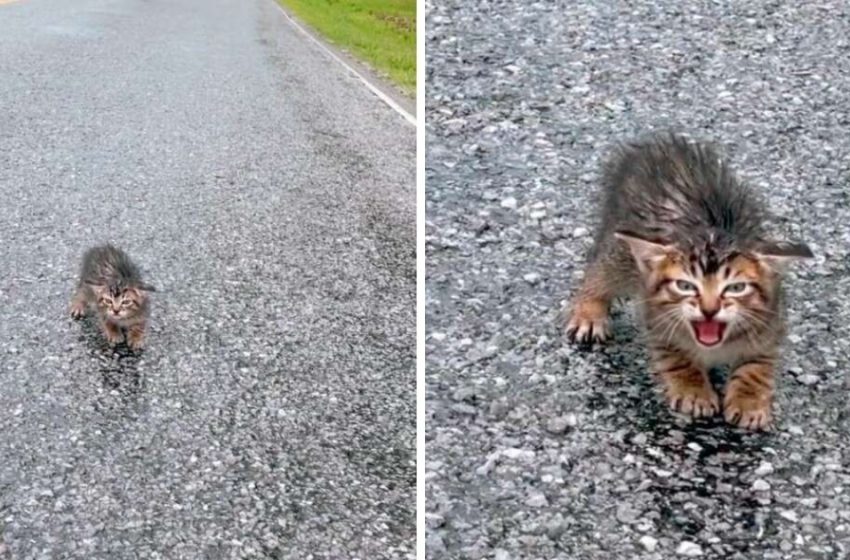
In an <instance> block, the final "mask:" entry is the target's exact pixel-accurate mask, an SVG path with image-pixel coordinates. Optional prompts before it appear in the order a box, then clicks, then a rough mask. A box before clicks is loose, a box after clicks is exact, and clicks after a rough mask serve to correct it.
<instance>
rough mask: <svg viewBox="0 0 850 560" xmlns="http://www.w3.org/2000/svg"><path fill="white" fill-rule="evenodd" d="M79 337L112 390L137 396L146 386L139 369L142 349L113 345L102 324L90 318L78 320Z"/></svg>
mask: <svg viewBox="0 0 850 560" xmlns="http://www.w3.org/2000/svg"><path fill="white" fill-rule="evenodd" d="M77 323H79V326H80V332H81V335H80V339H81V340H82V341H83V342H84V343H85V344H86V346H87V348H88V351H89V354H90V355H91V356H92V358H94V359H95V360H96V361H97V363H98V370H99V373H100V377H101V382H102V383H103V385H104V387H105V388H106V389H108V390H109V391H117V392H118V393H119V394H121V395H122V396H125V397H132V396H136V395H138V394H139V393H141V392H142V390H143V389H144V380H143V378H142V376H141V374H140V373H139V368H138V364H139V360H140V358H141V356H142V354H141V352H137V351H133V350H130V348H129V347H128V346H127V345H126V344H125V343H121V344H118V345H116V346H112V345H110V344H109V342H107V341H106V339H105V338H104V336H103V334H102V333H101V332H100V328H99V327H98V326H97V325H96V324H95V321H93V320H92V319H91V318H89V317H86V318H83V319H81V320H79V321H77Z"/></svg>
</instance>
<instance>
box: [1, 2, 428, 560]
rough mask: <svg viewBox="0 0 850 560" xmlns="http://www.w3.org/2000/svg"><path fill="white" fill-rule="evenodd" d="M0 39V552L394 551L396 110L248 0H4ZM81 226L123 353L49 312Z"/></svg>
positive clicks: (403, 258) (400, 349)
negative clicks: (118, 261)
mask: <svg viewBox="0 0 850 560" xmlns="http://www.w3.org/2000/svg"><path fill="white" fill-rule="evenodd" d="M4 4H5V3H4ZM0 52H2V53H3V54H2V56H0V107H2V110H0V239H2V243H0V279H2V282H0V309H2V312H0V313H2V321H0V383H1V384H2V389H0V410H2V411H3V412H2V413H0V458H2V460H0V559H2V560H7V558H8V559H15V560H29V559H36V558H37V559H46V558H63V559H86V560H100V559H108V560H123V559H129V558H146V559H164V558H168V559H175V560H177V559H201V558H204V559H222V560H223V559H228V560H229V559H238V558H252V559H265V558H269V559H271V558H278V559H280V558H286V559H288V558H299V559H302V558H303V559H314V560H315V559H324V558H327V559H336V558H358V557H359V558H363V559H366V558H370V559H393V560H395V559H398V558H414V557H415V511H416V510H415V485H416V470H415V376H414V371H415V350H414V349H415V311H414V310H415V228H414V223H415V202H414V201H415V182H416V179H415V177H416V169H415V154H416V139H415V131H414V129H413V127H411V126H409V125H408V124H407V123H406V122H405V121H404V120H403V119H402V118H401V117H400V116H399V115H398V114H396V113H395V112H393V111H392V110H390V109H389V108H387V107H386V106H385V105H384V104H383V103H381V102H380V101H379V100H378V99H377V98H376V97H375V96H374V95H373V94H372V93H370V92H369V91H368V90H367V89H366V88H364V87H363V85H362V84H361V83H360V82H359V81H358V80H357V79H356V78H353V77H352V76H350V75H349V74H348V72H347V71H345V70H344V69H341V68H340V67H339V66H338V65H336V64H335V63H333V62H331V61H330V60H329V58H328V57H327V56H326V54H324V53H323V52H322V51H320V50H319V49H318V48H317V47H316V46H315V45H313V44H312V43H310V42H309V41H307V40H306V39H305V38H304V37H303V36H302V35H301V34H300V33H298V32H297V31H295V30H294V29H293V28H292V27H291V26H289V25H288V24H287V23H286V20H285V19H284V18H283V15H282V14H281V12H280V10H279V9H278V7H277V6H276V4H275V2H274V1H272V0H249V1H239V0H222V1H216V2H209V1H206V0H174V1H168V2H147V1H138V0H79V1H76V2H61V1H57V0H46V1H36V2H27V1H22V2H14V3H11V4H7V5H2V6H0ZM107 240H111V241H113V242H115V243H116V244H117V245H119V246H121V247H123V248H124V249H126V250H127V251H128V253H129V254H130V255H131V256H132V257H133V258H134V259H135V260H136V261H137V262H138V263H139V265H140V266H141V267H142V269H143V270H144V272H145V273H146V278H147V279H148V280H150V281H151V282H152V283H153V284H155V285H156V287H157V288H158V289H159V291H158V292H157V293H156V294H155V295H154V302H153V310H152V317H151V321H152V323H151V328H150V332H149V339H148V348H147V349H146V350H145V351H144V352H143V353H141V354H140V355H129V354H127V353H126V352H123V351H120V350H119V351H117V352H112V351H110V350H109V349H108V348H105V347H103V346H101V345H100V343H99V340H98V338H97V336H96V334H95V333H94V332H93V331H92V329H91V328H90V326H89V325H87V324H85V323H83V324H78V323H75V322H72V321H71V320H70V319H69V318H68V304H69V301H70V296H71V294H72V291H73V287H74V282H75V281H76V278H75V276H76V274H77V269H78V266H79V259H80V258H81V256H82V253H83V251H84V249H85V248H86V247H87V246H89V245H91V244H94V243H98V242H103V241H107Z"/></svg>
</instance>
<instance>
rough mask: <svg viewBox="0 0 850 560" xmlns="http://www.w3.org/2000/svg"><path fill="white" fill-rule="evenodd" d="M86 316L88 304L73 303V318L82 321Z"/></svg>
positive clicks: (81, 302)
mask: <svg viewBox="0 0 850 560" xmlns="http://www.w3.org/2000/svg"><path fill="white" fill-rule="evenodd" d="M85 316H86V304H85V302H83V301H74V302H72V303H71V318H72V319H82V318H83V317H85Z"/></svg>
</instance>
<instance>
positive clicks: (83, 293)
mask: <svg viewBox="0 0 850 560" xmlns="http://www.w3.org/2000/svg"><path fill="white" fill-rule="evenodd" d="M153 291H155V288H154V287H153V286H150V285H148V284H145V283H144V282H143V281H142V277H141V275H140V274H139V270H138V268H136V265H134V264H133V261H131V260H130V257H128V256H127V255H126V254H125V253H124V252H123V251H122V250H121V249H118V248H116V247H113V246H112V245H103V246H100V247H93V248H91V249H89V250H88V251H86V254H85V255H83V265H82V268H81V270H80V281H79V283H78V284H77V291H76V292H75V293H74V297H73V299H72V300H71V317H73V318H74V319H79V318H81V317H83V316H85V315H86V314H87V312H88V311H89V310H92V311H94V313H95V315H96V316H97V319H98V323H99V324H100V328H101V330H102V331H103V334H104V336H105V337H106V339H107V340H108V341H109V342H110V343H111V344H117V343H119V342H121V341H122V340H123V339H124V334H123V332H122V331H123V330H126V332H127V345H128V346H129V347H130V348H132V349H133V350H138V349H140V348H142V346H143V345H144V339H145V325H146V322H147V318H148V313H149V308H150V306H149V302H148V292H153Z"/></svg>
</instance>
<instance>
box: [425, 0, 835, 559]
mask: <svg viewBox="0 0 850 560" xmlns="http://www.w3.org/2000/svg"><path fill="white" fill-rule="evenodd" d="M426 23H427V29H426V38H425V42H426V53H427V54H426V57H427V70H426V73H427V81H428V85H427V89H426V96H427V99H426V104H427V107H426V109H427V125H426V136H427V137H426V140H427V152H428V153H427V161H426V185H427V186H426V198H427V208H426V214H427V224H426V256H427V263H428V266H427V288H426V323H427V330H428V336H427V337H426V359H427V368H426V399H427V404H426V408H427V426H428V428H427V435H426V441H427V457H428V460H429V463H428V464H427V465H426V477H427V478H426V480H427V481H428V482H427V489H426V492H427V494H426V500H427V501H426V509H427V511H428V512H429V513H430V514H434V515H439V518H440V520H441V521H440V523H438V524H434V525H433V526H431V527H430V528H429V543H431V542H439V543H440V545H439V546H440V547H441V548H431V547H429V548H428V552H427V555H428V557H429V558H433V559H435V560H436V559H438V558H481V557H483V558H487V557H493V555H494V554H495V553H494V551H496V550H499V551H501V552H500V553H505V554H508V555H509V556H510V557H516V558H558V557H569V558H575V559H578V560H587V559H608V558H653V559H655V558H658V559H660V558H672V557H675V555H676V551H677V549H678V548H679V547H680V545H681V543H685V542H689V543H693V545H694V546H695V547H698V548H699V549H700V550H701V552H702V555H703V556H702V557H705V558H731V559H749V558H774V559H824V560H826V559H833V558H846V557H847V555H848V553H850V545H848V543H850V492H848V484H850V471H848V469H847V467H846V465H847V464H850V414H848V408H847V404H846V399H847V394H848V389H850V378H848V376H847V375H846V371H847V369H848V358H847V356H848V355H850V300H848V298H847V295H846V294H847V293H850V195H848V192H850V190H848V179H850V158H848V157H847V155H848V152H850V134H848V132H850V130H848V127H850V39H848V37H850V18H848V7H847V5H846V3H844V2H838V1H823V2H818V3H776V2H746V3H733V2H710V3H706V2H700V3H682V2H672V1H638V2H631V3H628V6H625V5H623V4H613V3H604V2H591V1H583V2H566V3H564V2H525V1H520V0H513V1H508V0H498V1H497V0H492V1H485V0H479V1H475V2H464V1H461V0H443V1H439V2H433V1H432V2H427V3H426ZM670 126H673V127H681V128H683V129H685V130H686V131H688V132H689V133H691V134H693V135H696V136H700V137H704V138H708V139H712V140H715V141H717V142H719V143H720V145H721V147H722V150H723V151H724V152H725V153H726V154H728V157H729V159H730V160H731V163H732V165H733V167H734V168H735V169H737V170H738V172H739V174H740V175H741V176H742V178H744V179H745V180H747V181H748V182H749V183H750V184H751V185H752V186H753V187H754V188H756V189H758V190H759V191H760V192H762V193H764V194H765V196H766V198H767V199H768V200H769V204H770V208H771V210H772V211H773V213H774V215H775V221H774V227H775V229H776V231H777V233H778V234H782V235H785V236H787V237H791V238H799V239H803V240H805V241H807V242H808V243H809V244H810V246H811V247H812V248H813V250H814V251H815V253H816V255H817V258H816V259H813V260H812V261H810V262H808V263H806V264H804V265H801V266H795V268H794V269H793V270H792V271H791V273H790V274H789V278H788V283H787V290H788V300H789V307H790V321H789V327H790V328H789V340H788V342H787V344H786V345H785V347H784V350H783V360H782V364H781V372H780V375H779V376H778V379H777V385H778V387H777V389H778V395H777V399H776V404H775V408H774V411H775V414H776V424H775V427H774V429H773V430H772V431H771V432H770V433H765V434H751V433H745V432H742V431H738V430H735V429H731V428H729V427H727V426H726V425H725V424H724V423H723V422H722V420H721V419H720V418H715V419H711V420H705V421H700V422H696V423H690V422H688V421H686V420H682V419H679V418H676V417H674V416H672V415H671V414H669V413H668V412H667V410H666V408H665V407H664V406H663V405H662V404H661V403H660V402H659V399H658V396H657V394H656V391H655V389H654V387H653V385H652V383H651V382H650V379H649V377H648V375H647V374H646V352H645V349H644V347H643V346H642V345H641V343H640V340H639V335H638V333H637V332H636V330H635V327H634V317H633V313H632V312H631V309H630V307H629V306H623V305H618V306H616V307H615V314H614V321H613V327H614V341H613V343H612V344H610V345H608V346H606V347H605V348H604V349H599V350H596V351H594V352H582V351H580V350H579V349H576V348H573V347H568V346H565V345H564V343H563V340H562V338H561V333H560V332H559V330H558V327H557V316H558V311H559V308H560V306H561V304H562V301H563V300H564V299H565V298H567V297H568V296H569V294H570V293H571V291H572V289H574V288H575V286H576V285H577V283H578V281H579V280H580V278H581V270H582V266H583V263H584V258H585V255H586V252H587V250H588V248H589V246H590V243H591V240H592V232H593V228H594V225H595V223H594V218H593V214H592V209H593V201H594V198H595V188H596V185H597V179H598V172H599V163H600V158H601V157H603V156H604V155H605V154H607V153H608V150H609V149H610V148H611V147H612V146H613V145H614V144H615V143H616V142H617V141H620V140H624V139H629V138H632V137H634V136H635V135H638V134H641V133H644V132H647V131H649V130H652V129H660V128H667V127H670ZM544 211H545V212H544ZM532 274H537V275H539V278H537V277H534V278H535V282H534V283H530V282H528V281H527V280H526V278H527V277H528V275H532ZM435 333H440V338H437V337H436V336H433V335H434V334H435ZM470 348H496V350H495V351H490V352H487V353H486V354H483V353H480V352H479V353H474V354H471V353H470ZM804 376H815V377H817V379H818V381H817V382H815V383H811V384H806V383H804V382H799V381H798V380H799V379H801V378H802V380H803V381H814V378H813V377H804ZM466 386H474V387H475V388H476V392H475V401H474V403H471V405H472V406H473V407H474V411H468V412H472V413H465V414H459V413H458V412H456V411H455V410H453V408H452V405H454V404H456V402H455V401H454V400H453V399H452V395H453V394H454V393H455V391H457V389H458V388H460V387H466ZM567 414H575V417H576V418H577V419H578V420H579V421H578V423H577V425H576V426H575V427H574V428H571V429H566V430H564V431H563V432H560V431H559V429H560V426H554V427H555V428H558V429H556V430H554V431H553V430H551V429H550V427H552V424H551V422H552V419H555V418H559V417H562V416H565V415H567ZM692 444H694V445H692ZM506 449H512V450H516V451H515V452H516V453H520V452H521V451H526V452H528V455H526V456H525V457H527V458H525V460H516V459H509V458H508V457H507V456H505V455H500V457H499V459H498V460H495V461H492V462H491V468H489V469H486V472H483V471H479V470H477V469H479V467H481V466H482V465H484V464H485V463H487V460H488V457H490V456H491V455H492V454H493V453H494V452H497V451H499V450H506ZM764 463H769V464H770V465H771V467H772V470H770V472H768V469H760V465H762V464H764ZM756 470H759V473H758V474H756ZM756 480H761V481H763V482H764V483H765V484H767V485H769V488H770V490H769V491H767V492H763V491H758V490H756V489H754V488H753V486H754V483H755V482H756ZM757 486H760V484H759V485H757ZM535 492H536V493H541V494H543V495H545V497H546V499H547V502H548V505H546V506H542V507H532V506H529V505H528V504H527V503H526V501H527V500H528V499H529V496H531V495H533V493H535ZM623 504H628V506H629V507H628V508H623V507H622V506H623ZM791 509H793V510H794V511H795V512H796V513H797V515H798V521H797V522H796V523H792V522H789V521H788V520H787V519H786V518H785V517H783V516H782V514H781V512H785V511H788V510H791ZM618 511H620V515H619V516H618V515H617V513H618ZM555 514H557V515H560V516H562V518H563V527H564V528H565V530H563V531H561V532H557V533H548V532H546V531H545V530H539V529H536V530H532V529H535V528H541V527H545V524H546V523H547V521H548V520H549V519H550V518H551V517H552V516H553V515H555ZM645 535H649V536H651V537H652V538H653V539H656V540H657V543H656V546H655V549H654V550H653V551H649V550H647V547H646V546H645V545H644V544H642V543H641V540H640V539H641V537H643V536H645ZM694 550H695V549H694Z"/></svg>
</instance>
